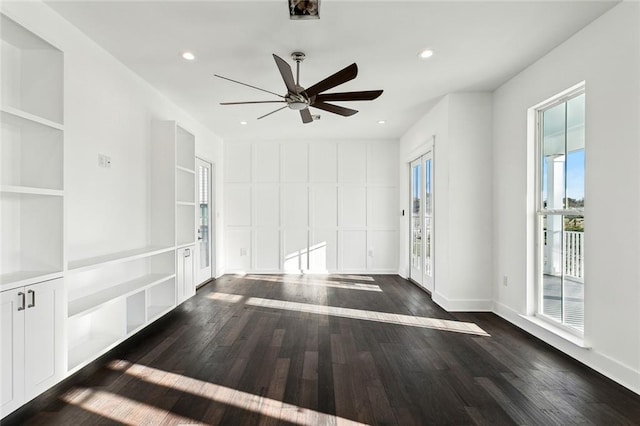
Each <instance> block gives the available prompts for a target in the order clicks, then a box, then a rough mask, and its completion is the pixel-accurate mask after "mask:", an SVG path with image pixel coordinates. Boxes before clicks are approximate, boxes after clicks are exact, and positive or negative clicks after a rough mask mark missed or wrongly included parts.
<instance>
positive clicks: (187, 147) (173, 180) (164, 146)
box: [151, 121, 196, 312]
mask: <svg viewBox="0 0 640 426" xmlns="http://www.w3.org/2000/svg"><path fill="white" fill-rule="evenodd" d="M152 139H153V141H152V143H153V145H154V147H155V153H156V157H155V158H152V166H151V167H152V180H153V181H159V182H163V185H164V186H163V187H164V188H165V190H168V189H169V188H170V189H172V190H173V192H172V196H173V199H172V201H171V205H169V201H168V200H167V199H166V197H161V196H159V194H156V195H154V196H152V202H153V204H154V205H153V209H154V210H163V211H165V214H164V215H161V216H157V217H156V221H155V222H152V228H153V229H156V232H153V233H155V234H158V235H161V234H162V233H161V232H160V231H159V230H160V229H163V228H165V229H166V228H169V227H170V226H171V228H172V229H173V230H174V231H175V233H174V235H173V236H172V238H173V241H174V244H175V246H176V248H177V252H176V287H177V288H176V297H177V303H181V302H183V301H184V300H186V299H188V298H189V297H191V296H193V295H194V294H195V279H194V273H193V268H194V264H193V251H194V247H195V241H196V170H195V169H196V164H195V137H194V136H193V134H192V133H190V132H188V131H187V130H185V129H184V128H183V127H181V126H180V125H178V124H177V123H176V122H174V121H156V122H154V123H153V132H152ZM153 200H155V201H153ZM168 212H170V213H168ZM154 296H155V297H156V298H155V299H154V306H157V311H158V312H162V311H163V309H164V307H163V303H161V302H158V303H156V302H157V301H159V300H160V301H161V300H162V298H163V296H162V295H161V294H160V293H156V294H154Z"/></svg>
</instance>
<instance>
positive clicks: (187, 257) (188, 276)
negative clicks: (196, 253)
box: [176, 246, 196, 304]
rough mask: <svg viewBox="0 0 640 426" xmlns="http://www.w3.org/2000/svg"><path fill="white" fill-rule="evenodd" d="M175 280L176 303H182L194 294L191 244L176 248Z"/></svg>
mask: <svg viewBox="0 0 640 426" xmlns="http://www.w3.org/2000/svg"><path fill="white" fill-rule="evenodd" d="M177 263H178V264H177V268H176V281H177V288H178V295H177V296H178V303H179V304H180V303H182V302H184V301H185V300H187V299H188V298H190V297H191V296H193V295H194V294H196V287H195V280H194V275H193V246H189V247H184V248H181V249H178V254H177Z"/></svg>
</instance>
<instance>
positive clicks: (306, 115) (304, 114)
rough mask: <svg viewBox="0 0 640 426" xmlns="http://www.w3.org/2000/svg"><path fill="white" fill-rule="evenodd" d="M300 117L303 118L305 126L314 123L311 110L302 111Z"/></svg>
mask: <svg viewBox="0 0 640 426" xmlns="http://www.w3.org/2000/svg"><path fill="white" fill-rule="evenodd" d="M300 117H302V122H303V123H305V124H307V123H311V122H312V121H313V117H312V116H311V112H310V111H309V108H305V109H301V110H300Z"/></svg>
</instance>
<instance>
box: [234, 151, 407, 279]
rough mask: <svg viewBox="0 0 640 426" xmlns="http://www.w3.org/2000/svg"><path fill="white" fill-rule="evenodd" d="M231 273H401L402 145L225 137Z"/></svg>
mask: <svg viewBox="0 0 640 426" xmlns="http://www.w3.org/2000/svg"><path fill="white" fill-rule="evenodd" d="M224 149H225V160H224V168H225V173H224V176H225V184H224V218H225V249H226V271H227V272H300V271H309V272H351V273H355V272H367V273H376V272H378V273H397V271H398V228H399V226H398V225H399V221H400V211H398V207H397V206H398V200H399V195H398V144H397V142H396V141H376V142H344V143H342V142H335V141H314V142H282V143H280V142H266V141H264V142H263V141H261V142H253V143H251V142H237V141H228V142H226V143H225V148H224Z"/></svg>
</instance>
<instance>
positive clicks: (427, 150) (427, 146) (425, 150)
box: [405, 135, 437, 294]
mask: <svg viewBox="0 0 640 426" xmlns="http://www.w3.org/2000/svg"><path fill="white" fill-rule="evenodd" d="M435 142H436V136H435V135H433V136H431V137H430V138H429V139H428V140H427V141H425V143H424V144H422V145H421V146H420V147H419V148H418V149H415V150H413V151H412V152H411V154H410V155H409V156H407V157H405V158H406V159H407V160H406V164H407V167H408V168H409V213H410V214H411V209H412V205H411V203H412V202H413V201H412V200H413V198H412V196H413V194H412V186H411V183H412V179H413V170H412V164H413V163H415V162H416V161H418V160H420V164H421V169H422V170H421V173H420V180H421V188H420V190H421V200H422V203H421V206H420V220H421V222H422V229H423V230H424V200H425V191H426V186H425V184H426V182H425V173H424V170H425V161H424V160H425V157H427V156H430V158H431V268H432V269H431V279H432V283H433V284H432V288H428V287H427V284H426V281H425V265H426V264H425V258H424V254H425V244H426V238H424V235H423V238H422V247H421V249H422V264H421V273H422V276H421V278H422V279H421V281H422V282H418V281H416V280H415V279H413V278H412V277H411V256H412V252H411V249H412V244H413V239H412V237H413V236H412V232H413V230H412V228H411V216H410V217H409V221H408V228H407V229H408V235H409V239H408V247H409V250H408V274H407V275H408V278H409V280H410V281H411V282H413V283H415V284H416V285H418V286H419V287H420V288H421V289H423V290H425V291H426V292H428V293H430V294H433V293H435V290H436V262H435V259H436V244H435V241H436V238H435V234H436V232H435V224H436V206H437V203H436V198H437V195H436V193H437V191H436V185H435V184H436V179H435V176H436V162H435V157H436V153H435Z"/></svg>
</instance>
